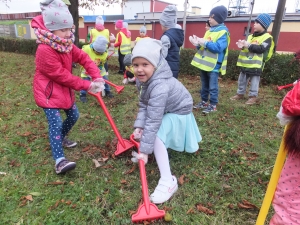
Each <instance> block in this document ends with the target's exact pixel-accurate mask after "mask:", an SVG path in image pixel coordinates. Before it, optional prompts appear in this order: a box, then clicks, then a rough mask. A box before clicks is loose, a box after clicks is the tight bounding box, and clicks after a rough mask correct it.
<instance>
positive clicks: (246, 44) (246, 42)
mask: <svg viewBox="0 0 300 225" xmlns="http://www.w3.org/2000/svg"><path fill="white" fill-rule="evenodd" d="M241 44H242V45H243V47H244V48H249V46H250V43H249V42H248V41H245V40H242V41H241Z"/></svg>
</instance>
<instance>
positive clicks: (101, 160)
mask: <svg viewBox="0 0 300 225" xmlns="http://www.w3.org/2000/svg"><path fill="white" fill-rule="evenodd" d="M108 159H109V158H108V157H107V158H99V159H97V160H98V161H99V162H106V161H107V160H108Z"/></svg>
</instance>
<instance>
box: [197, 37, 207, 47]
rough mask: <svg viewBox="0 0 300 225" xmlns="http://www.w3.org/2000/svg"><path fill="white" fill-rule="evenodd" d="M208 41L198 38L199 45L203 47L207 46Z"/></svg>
mask: <svg viewBox="0 0 300 225" xmlns="http://www.w3.org/2000/svg"><path fill="white" fill-rule="evenodd" d="M205 42H206V40H205V39H204V38H197V43H198V44H199V45H201V46H205Z"/></svg>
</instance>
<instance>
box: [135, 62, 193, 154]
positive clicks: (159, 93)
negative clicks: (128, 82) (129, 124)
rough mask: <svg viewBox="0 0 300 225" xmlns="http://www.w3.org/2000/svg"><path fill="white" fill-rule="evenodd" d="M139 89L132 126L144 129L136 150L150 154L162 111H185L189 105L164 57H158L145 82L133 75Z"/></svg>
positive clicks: (190, 102)
mask: <svg viewBox="0 0 300 225" xmlns="http://www.w3.org/2000/svg"><path fill="white" fill-rule="evenodd" d="M137 88H138V90H139V112H138V115H137V118H136V120H135V123H134V128H142V129H144V131H143V134H142V138H141V140H140V151H141V152H142V153H145V154H151V153H152V152H153V150H154V141H155V138H156V134H157V132H158V130H159V127H160V125H161V123H162V118H163V115H164V114H166V113H174V114H179V115H188V114H190V113H191V112H192V109H193V99H192V96H191V94H190V93H189V91H188V90H187V89H186V88H185V87H184V86H183V84H182V83H181V82H179V81H178V80H177V79H176V78H174V77H173V73H172V71H171V69H170V67H169V65H168V63H167V61H166V60H165V59H164V58H163V57H160V61H159V63H158V66H157V69H156V71H155V72H154V74H153V75H152V77H151V78H150V79H149V80H148V81H147V82H145V83H141V82H139V81H138V79H137Z"/></svg>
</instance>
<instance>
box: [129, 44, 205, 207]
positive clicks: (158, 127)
mask: <svg viewBox="0 0 300 225" xmlns="http://www.w3.org/2000/svg"><path fill="white" fill-rule="evenodd" d="M161 49H162V44H161V41H158V40H155V39H152V38H145V39H142V40H140V41H139V42H137V44H136V46H135V47H134V49H133V51H132V58H131V59H132V65H133V67H134V74H135V75H136V78H137V79H136V83H137V88H138V90H139V112H138V115H137V118H136V121H135V123H134V128H135V130H134V132H133V134H134V137H135V138H136V139H140V152H141V153H140V154H137V153H133V156H134V158H133V161H137V160H138V159H143V160H144V161H145V163H146V162H147V160H148V154H151V153H153V152H154V156H155V158H156V162H157V165H158V168H159V171H160V180H159V182H158V186H157V187H156V189H155V191H154V192H153V193H152V194H151V195H150V199H151V201H152V202H153V203H155V204H161V203H163V202H165V201H167V200H168V199H169V198H171V197H172V195H173V194H174V193H175V192H176V191H177V189H178V185H177V179H176V177H175V176H173V175H172V173H171V170H170V164H169V157H168V152H167V148H171V149H173V150H176V151H184V150H185V151H186V152H190V153H193V152H196V151H197V150H198V149H199V145H198V143H199V142H200V141H201V139H202V138H201V135H200V132H199V129H198V126H197V123H196V121H195V118H194V115H193V113H192V108H193V99H192V96H191V94H190V93H189V92H188V90H187V89H186V88H185V87H184V86H183V85H182V83H181V82H179V81H178V80H177V79H176V78H174V77H173V74H172V71H171V69H170V67H169V65H168V63H167V61H166V60H165V59H164V58H163V57H162V56H161Z"/></svg>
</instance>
